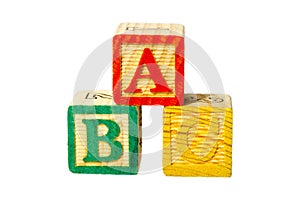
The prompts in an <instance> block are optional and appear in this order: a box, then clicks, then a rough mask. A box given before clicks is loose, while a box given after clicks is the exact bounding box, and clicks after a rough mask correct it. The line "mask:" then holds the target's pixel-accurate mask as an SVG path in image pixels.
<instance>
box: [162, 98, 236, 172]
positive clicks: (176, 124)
mask: <svg viewBox="0 0 300 200" xmlns="http://www.w3.org/2000/svg"><path fill="white" fill-rule="evenodd" d="M184 99H185V100H184V101H185V102H184V105H183V106H167V107H165V108H164V127H163V170H164V173H165V175H167V176H221V177H230V176H231V164H232V156H231V155H232V153H231V152H232V151H231V149H232V107H231V98H230V97H229V96H228V95H206V94H205V95H203V94H197V95H195V94H186V95H185V96H184Z"/></svg>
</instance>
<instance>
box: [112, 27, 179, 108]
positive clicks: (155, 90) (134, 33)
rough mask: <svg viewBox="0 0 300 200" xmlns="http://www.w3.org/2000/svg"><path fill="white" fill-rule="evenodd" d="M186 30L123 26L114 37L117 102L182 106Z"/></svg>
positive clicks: (115, 93) (115, 95)
mask: <svg viewBox="0 0 300 200" xmlns="http://www.w3.org/2000/svg"><path fill="white" fill-rule="evenodd" d="M183 36H184V27H183V26H182V25H178V24H121V25H120V26H119V27H118V29H117V32H116V35H115V36H114V38H113V91H114V100H115V102H116V103H118V104H126V105H155V104H158V105H181V104H182V103H183V92H184V85H183V84H184V77H183V76H184V38H183Z"/></svg>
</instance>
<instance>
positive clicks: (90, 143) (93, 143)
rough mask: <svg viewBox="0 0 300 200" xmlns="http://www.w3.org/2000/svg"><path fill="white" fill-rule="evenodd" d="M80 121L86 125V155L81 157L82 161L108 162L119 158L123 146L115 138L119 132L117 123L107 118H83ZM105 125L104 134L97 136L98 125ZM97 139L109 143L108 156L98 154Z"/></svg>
mask: <svg viewBox="0 0 300 200" xmlns="http://www.w3.org/2000/svg"><path fill="white" fill-rule="evenodd" d="M82 122H83V123H84V124H85V125H86V131H87V150H88V153H87V156H86V157H85V158H84V159H83V161H84V162H110V161H114V160H117V159H119V158H120V157H121V156H122V154H123V147H122V144H121V143H120V142H119V141H115V138H116V137H118V136H119V134H120V127H119V125H118V124H117V123H116V122H114V121H112V120H108V119H83V120H82ZM100 124H103V125H105V126H106V127H107V128H108V132H107V134H106V135H103V136H98V126H99V125H100ZM99 141H103V142H106V143H108V144H109V146H110V148H111V153H110V155H109V156H106V157H100V156H99Z"/></svg>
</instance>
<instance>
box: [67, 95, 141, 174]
mask: <svg viewBox="0 0 300 200" xmlns="http://www.w3.org/2000/svg"><path fill="white" fill-rule="evenodd" d="M68 123H69V137H68V138H69V141H68V146H69V169H70V171H72V172H74V173H93V174H137V172H138V166H139V160H140V151H141V109H140V107H139V106H120V105H115V104H114V102H113V101H112V92H111V91H84V92H79V93H78V94H77V95H76V96H75V97H74V100H73V105H71V106H70V107H69V111H68Z"/></svg>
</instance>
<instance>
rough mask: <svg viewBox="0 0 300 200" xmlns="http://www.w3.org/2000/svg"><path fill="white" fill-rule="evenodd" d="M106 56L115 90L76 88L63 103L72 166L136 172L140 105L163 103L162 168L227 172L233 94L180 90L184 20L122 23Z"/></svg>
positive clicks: (168, 172) (177, 173) (173, 173)
mask: <svg viewBox="0 0 300 200" xmlns="http://www.w3.org/2000/svg"><path fill="white" fill-rule="evenodd" d="M112 64H113V87H112V88H113V91H82V92H79V93H78V94H77V95H76V96H75V97H74V100H73V104H72V105H71V106H70V107H69V110H68V131H69V133H68V134H69V135H68V148H69V149H68V150H69V169H70V171H72V172H74V173H93V174H137V173H138V168H139V163H140V155H141V121H142V120H141V107H140V106H141V105H163V106H165V107H164V114H163V116H164V118H163V119H164V122H163V171H164V174H165V175H167V176H218V177H230V176H231V168H232V167H231V166H232V106H231V98H230V97H229V96H228V95H222V94H220V95H214V94H185V95H184V27H183V26H182V25H179V24H140V23H135V24H134V23H127V24H120V25H119V27H118V29H117V31H116V35H115V36H114V38H113V63H112ZM113 99H114V100H113Z"/></svg>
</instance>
